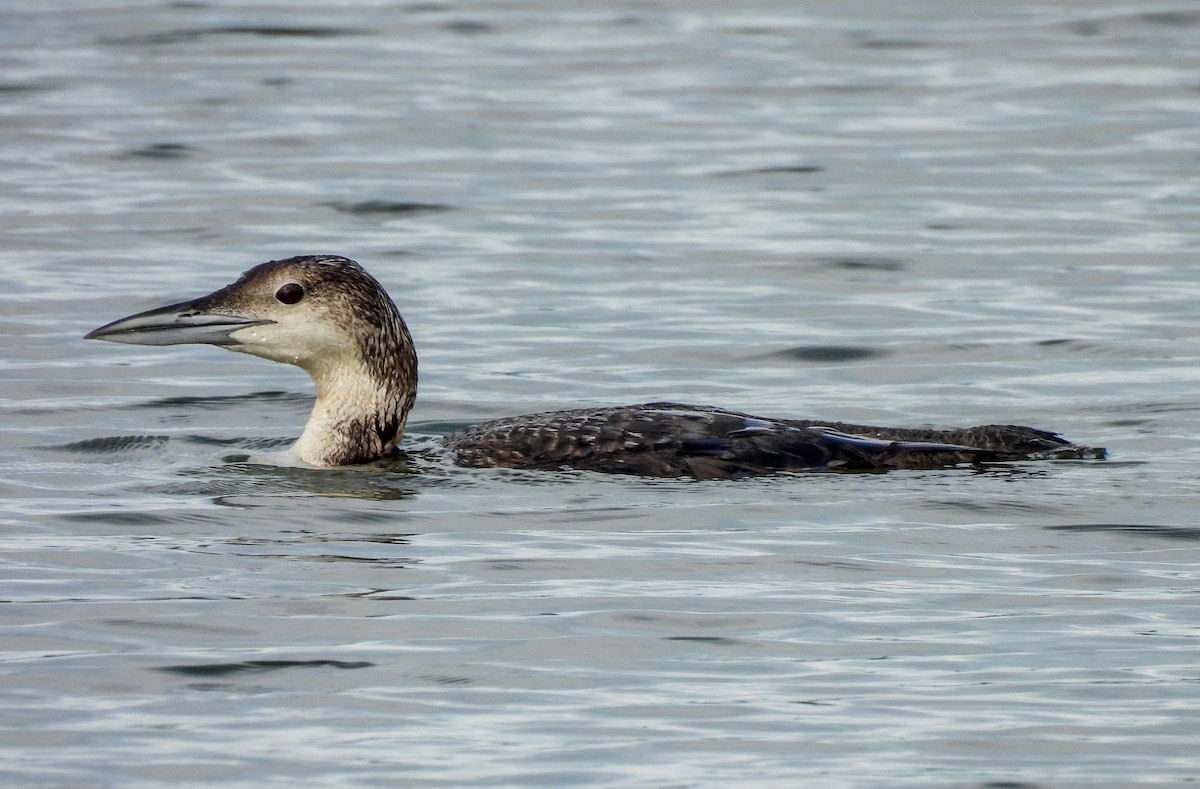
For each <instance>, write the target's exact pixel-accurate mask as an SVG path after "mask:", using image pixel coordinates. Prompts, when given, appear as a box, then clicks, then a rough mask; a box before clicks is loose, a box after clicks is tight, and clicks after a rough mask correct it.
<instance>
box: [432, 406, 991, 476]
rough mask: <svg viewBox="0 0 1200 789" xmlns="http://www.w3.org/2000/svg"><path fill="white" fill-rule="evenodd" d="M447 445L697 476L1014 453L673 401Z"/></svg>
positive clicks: (523, 463) (496, 455)
mask: <svg viewBox="0 0 1200 789" xmlns="http://www.w3.org/2000/svg"><path fill="white" fill-rule="evenodd" d="M443 443H444V444H445V446H446V447H447V448H449V449H450V450H451V451H452V452H453V453H454V456H455V459H456V461H457V462H458V463H460V464H462V465H465V466H479V467H505V468H527V469H562V468H573V469H581V470H591V471H605V472H610V473H625V474H641V475H647V476H658V477H695V478H699V479H725V478H729V477H742V476H750V475H755V474H767V473H771V472H777V471H808V470H824V469H838V470H854V469H886V468H935V467H940V466H948V465H955V464H958V463H976V462H982V461H987V460H1001V459H1006V457H1010V456H1007V455H1006V454H1005V453H1003V452H999V451H997V450H994V449H988V448H979V447H970V446H965V445H959V444H954V443H948V442H938V441H916V440H913V441H907V440H893V439H890V438H879V437H872V436H864V435H856V434H852V433H848V432H845V431H842V430H839V429H837V428H836V427H833V426H826V425H817V424H794V423H790V422H788V421H786V420H776V419H765V418H762V417H756V416H751V415H749V414H742V413H738V412H734V411H726V410H723V409H717V408H709V407H706V406H690V405H681V404H676V403H646V404H642V405H634V406H622V407H616V408H595V409H579V410H573V411H555V412H549V413H541V414H528V415H525V416H519V417H512V418H509V419H500V420H496V421H493V422H487V423H484V424H481V425H476V426H475V427H471V428H467V429H466V430H463V431H461V432H458V433H454V434H452V435H450V436H447V437H446V438H445V439H443Z"/></svg>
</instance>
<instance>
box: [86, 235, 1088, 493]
mask: <svg viewBox="0 0 1200 789" xmlns="http://www.w3.org/2000/svg"><path fill="white" fill-rule="evenodd" d="M86 338H87V339H97V340H108V341H110V342H123V343H132V344H135V345H177V344H181V343H203V344H209V345H219V346H221V347H224V348H227V349H229V350H231V351H238V352H241V353H249V354H253V355H255V356H261V357H263V358H265V359H270V360H272V361H276V362H285V363H288V364H294V365H296V366H298V367H301V368H303V369H304V370H305V371H307V372H308V373H309V375H310V376H312V379H313V382H314V383H315V385H316V390H317V399H316V402H315V404H314V405H313V410H312V413H311V415H310V416H309V419H308V423H307V424H306V426H305V428H304V432H303V433H302V434H301V436H300V438H299V439H297V441H296V443H295V445H294V446H293V448H292V451H293V453H294V455H295V456H296V458H297V459H298V460H300V461H301V462H303V463H306V464H308V465H311V466H317V467H332V466H346V465H353V464H359V463H366V462H370V461H375V460H379V459H382V458H385V457H387V456H388V455H390V454H391V453H393V452H394V451H395V448H396V444H397V443H398V442H399V440H400V438H401V436H402V435H403V433H404V424H405V420H406V419H407V417H408V412H409V410H410V409H411V408H412V405H413V402H414V401H415V399H416V392H417V355H416V351H415V350H414V348H413V342H412V337H411V335H410V334H409V332H408V327H407V326H406V325H405V323H404V319H403V318H402V317H401V316H400V313H399V311H398V310H397V309H396V305H395V304H394V303H393V302H392V300H391V298H390V297H389V296H388V294H387V292H386V291H385V290H384V289H383V287H382V286H381V285H380V284H379V283H378V282H377V281H376V280H375V279H374V278H373V277H372V276H371V275H370V274H368V273H367V272H366V271H364V270H363V268H362V267H361V266H359V265H358V264H357V263H355V262H354V261H352V260H349V259H347V258H343V257H338V256H334V255H315V256H304V257H294V258H288V259H286V260H274V261H270V262H267V263H263V264H261V265H259V266H256V267H254V268H252V269H250V270H249V271H247V272H246V273H245V274H243V275H242V276H241V278H240V279H238V280H237V281H236V282H234V283H232V284H230V285H227V286H226V287H224V288H221V289H220V290H218V291H215V292H213V293H211V294H209V295H207V296H203V297H201V298H199V299H194V300H191V301H186V302H181V303H179V304H171V305H168V306H166V307H160V308H158V309H153V310H148V311H146V312H141V313H138V314H136V315H131V316H129V317H127V318H122V319H121V320H118V321H114V322H112V323H109V324H107V325H105V326H101V327H100V328H98V329H96V330H94V331H92V332H90V333H89V334H87V335H86ZM440 446H441V452H442V453H443V454H447V455H449V457H450V458H451V459H452V460H453V461H454V462H455V463H457V464H459V465H462V466H474V467H504V468H524V469H545V470H554V469H563V468H574V469H581V470H591V471H602V472H612V473H625V474H641V475H647V476H660V477H694V478H698V479H721V478H728V477H741V476H748V475H753V474H766V473H771V472H776V471H809V470H868V469H890V468H936V467H944V466H951V465H956V464H960V463H980V462H987V461H1004V460H1018V459H1026V458H1037V457H1097V458H1099V457H1103V456H1104V450H1102V449H1092V448H1089V447H1081V446H1076V445H1074V444H1072V443H1071V442H1069V441H1067V440H1066V439H1064V438H1062V437H1061V436H1059V435H1057V434H1055V433H1048V432H1045V431H1042V430H1035V429H1033V428H1029V427H1021V426H1016V425H985V426H980V427H971V428H962V429H952V430H927V429H909V428H884V427H872V426H867V425H849V424H842V423H836V422H817V421H805V420H795V419H771V418H764V417H757V416H752V415H750V414H743V413H739V412H736V411H728V410H725V409H721V408H714V407H710V406H696V405H684V404H679V403H644V404H640V405H630V406H618V407H609V408H587V409H578V410H571V411H554V412H548V413H539V414H529V415H526V416H519V417H511V418H506V419H498V420H494V421H491V422H485V423H483V424H480V425H476V426H474V427H470V428H467V429H466V430H462V431H459V432H457V433H453V434H451V435H448V436H445V437H443V438H442V439H441V440H440Z"/></svg>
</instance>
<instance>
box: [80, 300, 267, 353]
mask: <svg viewBox="0 0 1200 789" xmlns="http://www.w3.org/2000/svg"><path fill="white" fill-rule="evenodd" d="M211 299H212V297H211V296H204V297H202V298H199V299H193V300H191V301H183V302H180V303H179V304H168V305H167V306H166V307H158V308H156V309H153V310H146V311H145V312H139V313H138V314H137V315H130V316H129V317H128V318H121V319H120V320H117V321H113V322H112V323H108V324H105V325H104V326H101V327H100V328H99V329H93V330H92V331H90V332H88V333H87V334H85V335H84V336H83V338H84V339H85V340H106V341H108V342H124V343H129V344H130V345H182V344H184V343H203V344H207V345H237V340H235V339H233V338H232V337H230V335H231V334H232V333H233V332H235V331H238V330H239V329H245V328H247V327H250V326H262V325H263V324H267V323H274V322H275V321H270V320H264V319H261V318H246V317H242V316H240V315H227V314H222V313H219V312H214V311H212V310H210V309H207V305H206V302H210V301H211Z"/></svg>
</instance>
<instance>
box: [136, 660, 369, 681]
mask: <svg viewBox="0 0 1200 789" xmlns="http://www.w3.org/2000/svg"><path fill="white" fill-rule="evenodd" d="M374 665H375V664H374V663H371V662H369V661H365V660H244V661H241V662H237V663H195V664H188V665H179V666H159V667H158V668H157V670H158V671H165V672H167V673H168V674H182V675H183V676H186V677H227V676H230V675H232V674H261V673H264V672H269V671H286V670H288V669H295V668H336V669H340V670H351V669H359V668H371V667H372V666H374Z"/></svg>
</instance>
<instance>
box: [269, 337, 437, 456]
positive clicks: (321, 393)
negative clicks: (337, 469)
mask: <svg viewBox="0 0 1200 789" xmlns="http://www.w3.org/2000/svg"><path fill="white" fill-rule="evenodd" d="M400 357H401V358H400V359H399V360H398V364H397V365H396V367H395V368H394V369H392V370H391V371H390V372H392V373H393V374H392V375H387V376H380V375H379V374H378V372H377V370H372V369H369V367H368V365H366V364H364V363H362V362H360V361H358V360H356V359H348V360H339V361H337V362H333V363H326V364H322V365H319V366H315V367H312V368H308V367H306V369H307V370H308V373H309V375H311V376H312V379H313V383H314V384H316V388H317V400H316V402H315V403H314V404H313V409H312V413H311V414H309V417H308V423H307V424H306V425H305V426H304V432H303V433H302V434H301V435H300V438H299V439H297V440H296V443H295V444H294V445H293V446H292V452H293V454H294V455H295V456H296V458H297V459H299V460H300V461H302V462H304V463H307V464H308V465H311V466H322V467H323V466H349V465H354V464H356V463H366V462H368V461H371V460H376V459H378V458H381V457H383V456H384V455H387V454H388V453H390V452H391V451H392V450H393V449H394V448H395V446H396V444H397V443H398V442H399V441H400V437H401V436H402V435H403V434H404V423H405V421H406V420H407V418H408V412H409V410H410V409H411V408H412V405H413V402H414V401H415V400H416V396H417V386H416V367H417V357H416V354H415V353H412V352H411V350H409V352H408V353H407V354H404V353H402V354H401V355H400ZM373 367H376V368H377V367H378V365H373Z"/></svg>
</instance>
